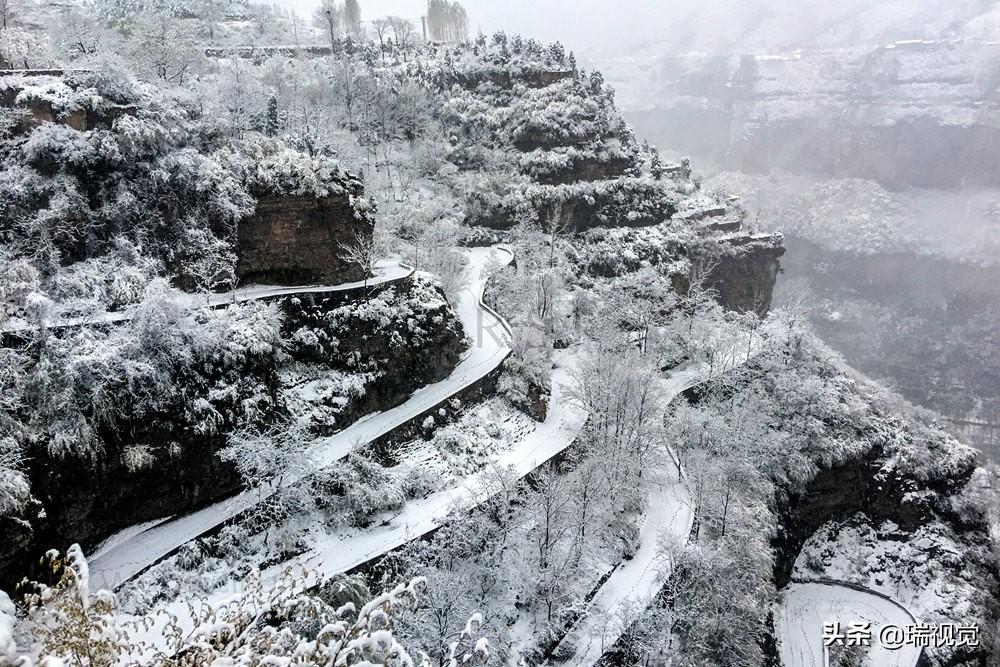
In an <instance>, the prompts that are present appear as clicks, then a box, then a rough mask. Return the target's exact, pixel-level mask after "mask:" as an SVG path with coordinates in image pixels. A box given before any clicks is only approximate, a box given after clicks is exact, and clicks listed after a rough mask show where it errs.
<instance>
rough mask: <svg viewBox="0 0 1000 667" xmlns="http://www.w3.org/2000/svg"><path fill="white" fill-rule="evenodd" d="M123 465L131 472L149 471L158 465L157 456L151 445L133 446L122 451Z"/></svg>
mask: <svg viewBox="0 0 1000 667" xmlns="http://www.w3.org/2000/svg"><path fill="white" fill-rule="evenodd" d="M122 463H124V464H125V469H126V470H128V471H129V472H138V471H140V470H148V469H149V468H152V467H153V464H155V463H156V455H155V454H154V453H153V448H152V447H150V446H149V445H131V446H129V447H126V448H125V449H124V450H123V451H122Z"/></svg>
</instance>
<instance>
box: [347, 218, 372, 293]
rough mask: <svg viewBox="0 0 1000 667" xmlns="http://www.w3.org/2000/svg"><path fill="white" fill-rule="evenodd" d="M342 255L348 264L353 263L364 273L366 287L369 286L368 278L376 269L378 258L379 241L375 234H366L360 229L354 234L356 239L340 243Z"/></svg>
mask: <svg viewBox="0 0 1000 667" xmlns="http://www.w3.org/2000/svg"><path fill="white" fill-rule="evenodd" d="M340 252H341V256H342V257H343V258H344V260H345V261H346V262H347V263H348V264H352V265H354V266H356V267H358V268H359V269H361V271H362V272H363V273H364V276H365V278H364V280H365V288H366V289H367V288H368V279H369V278H371V276H372V273H373V271H374V270H375V261H376V260H377V259H378V243H377V242H376V240H375V234H374V233H372V234H365V233H364V232H363V231H359V232H357V233H356V234H355V235H354V240H353V241H350V242H348V243H341V244H340Z"/></svg>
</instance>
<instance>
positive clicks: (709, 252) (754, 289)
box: [673, 235, 785, 316]
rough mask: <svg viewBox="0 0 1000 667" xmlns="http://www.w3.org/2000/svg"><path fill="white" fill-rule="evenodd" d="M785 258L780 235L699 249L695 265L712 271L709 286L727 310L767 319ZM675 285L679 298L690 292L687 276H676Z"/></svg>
mask: <svg viewBox="0 0 1000 667" xmlns="http://www.w3.org/2000/svg"><path fill="white" fill-rule="evenodd" d="M720 248H721V250H722V252H721V254H720V253H719V249H720ZM784 254H785V248H784V246H783V245H782V238H781V236H780V235H779V236H766V237H751V236H745V237H736V238H733V239H729V240H723V241H722V242H721V243H720V244H719V245H715V244H704V245H702V246H700V247H696V248H694V249H693V250H692V252H691V257H692V261H693V262H704V263H706V265H707V266H710V267H711V269H710V271H709V273H708V277H707V279H706V280H707V284H708V286H709V287H711V288H712V289H714V290H715V291H716V293H717V295H718V299H719V303H721V304H722V305H723V307H725V308H726V309H728V310H735V311H737V312H744V313H745V312H755V313H757V314H758V315H761V316H763V315H765V314H767V312H768V311H769V310H770V309H771V301H772V298H773V296H774V285H775V283H776V282H777V279H778V273H779V272H780V271H781V262H780V261H779V260H780V258H781V256H782V255H784ZM673 284H674V290H675V291H676V292H677V293H679V294H686V293H687V291H688V289H689V288H690V280H689V279H688V277H687V276H682V275H675V276H674V277H673Z"/></svg>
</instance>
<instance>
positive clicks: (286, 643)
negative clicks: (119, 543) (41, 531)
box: [0, 545, 489, 667]
mask: <svg viewBox="0 0 1000 667" xmlns="http://www.w3.org/2000/svg"><path fill="white" fill-rule="evenodd" d="M48 563H49V565H50V568H51V571H52V575H53V576H54V578H55V579H56V583H55V584H54V585H51V586H49V585H45V584H39V583H35V582H31V583H26V584H24V585H23V589H24V591H25V592H26V596H25V606H26V609H27V617H26V619H25V620H24V621H23V623H24V627H23V628H18V629H16V630H15V629H14V628H13V627H12V625H13V623H12V622H11V621H12V620H13V619H14V617H13V613H12V612H13V609H12V605H11V604H10V603H9V602H10V601H9V599H8V598H7V596H6V595H5V594H2V593H0V661H3V662H4V663H7V662H8V659H9V660H10V662H9V664H12V665H13V664H17V665H32V664H38V665H50V666H51V665H65V667H100V666H105V667H106V666H108V665H115V664H142V665H148V666H150V667H168V666H177V665H189V666H191V667H195V666H198V667H201V666H203V665H223V664H241V665H284V664H295V665H301V667H331V666H332V665H341V666H343V665H376V666H381V667H413V665H414V662H413V660H412V658H411V657H410V655H409V653H408V652H407V649H406V648H405V647H404V646H403V645H402V644H401V643H400V642H399V641H398V639H397V638H396V636H395V630H396V624H397V622H398V620H399V619H400V617H401V616H402V615H403V614H405V613H408V612H411V611H412V610H413V609H415V608H416V607H417V605H418V604H419V602H420V600H421V598H422V597H423V596H424V595H426V593H427V590H428V587H427V580H426V579H425V578H424V577H415V578H413V579H411V580H409V581H407V582H406V583H401V584H398V585H395V586H393V587H392V588H390V589H389V590H386V591H384V592H383V593H380V594H378V595H375V596H370V595H368V593H367V591H366V590H364V588H363V587H357V586H350V585H347V582H348V580H345V579H343V578H338V579H336V580H333V581H330V580H326V579H324V578H323V577H321V576H319V575H317V574H314V573H311V572H308V571H303V572H291V571H286V572H284V573H283V574H282V575H281V576H280V577H279V578H277V579H276V580H272V581H268V582H266V583H265V582H264V581H263V579H262V577H261V576H260V574H259V572H258V573H251V575H250V577H249V578H248V580H246V581H245V582H244V586H243V587H242V591H241V593H240V594H239V595H236V596H233V597H232V598H231V599H229V600H227V601H226V602H225V603H222V604H213V603H210V602H208V601H207V600H202V601H201V603H200V604H199V603H195V602H193V603H192V604H191V606H190V607H189V609H188V611H187V612H186V615H189V618H188V619H187V620H188V622H190V623H192V624H193V629H191V628H190V627H186V626H185V625H184V623H183V621H182V619H181V618H179V617H178V616H176V615H170V616H167V615H166V614H148V615H139V616H137V617H131V618H130V617H126V616H122V615H120V614H119V613H118V610H117V604H116V600H115V597H114V596H113V595H112V594H111V593H109V592H108V591H91V590H90V584H89V576H88V568H87V563H86V560H85V559H84V557H83V553H82V551H81V550H80V548H79V546H77V545H74V546H72V547H70V549H69V550H68V551H67V554H66V556H60V555H59V554H58V553H56V552H50V554H49V557H48ZM310 590H315V591H317V592H316V593H311V592H308V591H310ZM481 626H482V619H481V617H473V618H471V619H470V620H469V621H468V622H467V627H466V631H465V632H463V633H462V635H461V636H460V638H459V641H457V642H456V643H455V648H454V649H453V653H454V662H453V664H456V665H457V664H459V661H460V662H461V664H469V665H481V664H484V663H485V662H486V660H487V659H488V657H489V645H488V642H486V641H485V639H483V638H481V637H479V636H478V634H479V633H480V632H481V629H482V628H481ZM12 631H17V632H18V633H19V634H20V635H22V636H23V637H24V639H25V640H26V641H25V643H24V644H22V645H21V646H20V649H21V650H20V651H18V650H17V649H16V648H14V646H13V642H12V641H11V635H12V634H13V632H12ZM421 643H422V638H417V647H418V648H419V647H420V644H421Z"/></svg>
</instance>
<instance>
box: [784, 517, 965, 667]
mask: <svg viewBox="0 0 1000 667" xmlns="http://www.w3.org/2000/svg"><path fill="white" fill-rule="evenodd" d="M792 577H793V579H794V580H800V581H803V580H810V579H811V580H834V581H843V582H849V583H851V584H853V585H856V586H861V587H864V588H866V589H868V590H871V591H873V592H875V593H880V594H882V595H884V596H886V597H889V598H891V599H892V600H895V601H897V602H899V603H900V604H901V605H903V606H904V607H905V608H906V609H908V610H909V611H910V612H911V613H912V614H913V615H914V616H916V617H918V618H919V619H920V620H921V621H922V622H924V623H929V624H932V625H942V624H945V623H960V624H963V625H967V624H971V625H977V624H980V621H979V619H977V618H976V617H975V616H974V615H973V609H972V608H970V601H971V600H975V599H976V597H977V589H978V588H979V583H980V582H979V581H977V577H976V576H975V575H972V574H971V573H970V572H969V569H968V567H967V563H966V561H965V553H964V550H963V548H962V547H961V545H960V544H958V542H957V541H956V538H955V535H954V533H953V532H952V531H951V529H950V528H948V527H947V526H945V525H944V524H942V523H938V522H933V523H930V524H927V525H924V526H920V527H919V528H918V529H917V530H915V531H912V532H908V531H905V530H901V529H900V528H899V526H897V525H896V524H894V523H893V522H891V521H885V522H882V523H880V524H873V523H872V522H871V521H870V520H869V519H868V518H867V517H865V516H864V515H862V514H858V515H855V516H854V517H851V518H850V519H848V520H846V521H838V522H834V521H831V522H828V523H826V524H824V525H823V526H821V527H820V528H819V530H817V531H816V532H815V533H813V534H812V535H811V536H810V537H809V539H808V540H806V542H805V544H804V545H803V546H802V550H801V551H800V552H799V555H798V557H797V558H796V560H795V567H794V570H793V571H792ZM947 652H948V650H947V648H946V647H936V648H935V654H936V655H939V656H940V655H945V654H947ZM945 662H946V660H945Z"/></svg>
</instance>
